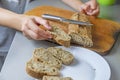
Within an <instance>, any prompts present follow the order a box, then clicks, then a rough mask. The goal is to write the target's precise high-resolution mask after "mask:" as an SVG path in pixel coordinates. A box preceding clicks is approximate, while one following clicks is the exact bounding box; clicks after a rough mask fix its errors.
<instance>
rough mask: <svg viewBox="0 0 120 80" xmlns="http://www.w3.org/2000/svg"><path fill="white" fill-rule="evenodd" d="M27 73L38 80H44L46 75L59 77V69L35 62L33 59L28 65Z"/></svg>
mask: <svg viewBox="0 0 120 80" xmlns="http://www.w3.org/2000/svg"><path fill="white" fill-rule="evenodd" d="M26 72H27V73H28V74H29V75H30V76H32V77H34V78H37V79H40V78H42V77H43V76H44V75H54V76H56V75H59V69H57V68H56V67H51V66H49V65H47V64H44V63H41V62H35V61H33V60H32V59H31V60H30V61H28V62H27V64H26Z"/></svg>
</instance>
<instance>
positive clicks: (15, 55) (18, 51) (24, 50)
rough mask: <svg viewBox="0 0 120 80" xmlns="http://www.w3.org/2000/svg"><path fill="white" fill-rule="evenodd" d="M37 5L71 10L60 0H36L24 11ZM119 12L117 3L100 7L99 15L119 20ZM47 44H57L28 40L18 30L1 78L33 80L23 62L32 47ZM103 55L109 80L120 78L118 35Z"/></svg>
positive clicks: (30, 54)
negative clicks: (107, 51)
mask: <svg viewBox="0 0 120 80" xmlns="http://www.w3.org/2000/svg"><path fill="white" fill-rule="evenodd" d="M39 5H52V6H56V7H60V8H64V9H69V10H72V9H71V8H70V7H68V6H66V5H65V4H63V3H62V2H60V0H36V1H34V2H32V3H30V4H29V5H28V7H27V8H26V11H27V10H29V9H31V8H34V7H36V6H39ZM118 7H119V8H118ZM117 9H118V10H117ZM119 14H120V6H119V5H116V6H111V7H101V15H100V16H101V17H105V18H109V19H112V20H116V21H118V22H120V16H119ZM49 46H57V44H54V43H50V42H47V41H34V40H28V39H27V38H25V37H24V36H23V35H22V34H21V33H20V32H17V33H16V35H15V38H14V40H13V43H12V45H11V48H10V50H9V53H8V55H7V57H6V60H5V63H4V65H3V68H2V71H1V74H2V75H1V76H2V77H3V80H33V78H31V77H30V76H28V75H27V74H26V72H25V64H26V62H27V61H28V60H29V59H30V58H31V56H32V53H31V52H32V51H33V50H34V48H37V47H49ZM103 57H104V58H105V59H106V60H107V62H108V63H109V64H110V68H111V72H112V74H111V80H120V70H119V69H120V36H118V39H117V41H116V43H115V45H114V47H113V48H112V50H111V51H110V53H109V54H108V55H106V56H103ZM103 66H104V65H103ZM103 73H104V72H103ZM0 80H1V79H0Z"/></svg>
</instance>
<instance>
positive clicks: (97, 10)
mask: <svg viewBox="0 0 120 80" xmlns="http://www.w3.org/2000/svg"><path fill="white" fill-rule="evenodd" d="M91 15H93V16H98V15H99V9H98V8H97V9H96V10H94V11H93V12H92V13H91Z"/></svg>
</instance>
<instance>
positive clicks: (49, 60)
mask: <svg viewBox="0 0 120 80" xmlns="http://www.w3.org/2000/svg"><path fill="white" fill-rule="evenodd" d="M52 54H53V53H52V52H50V51H48V50H47V49H45V48H36V49H35V50H34V52H33V57H34V58H33V59H34V60H35V61H39V62H42V63H44V64H48V65H50V66H53V67H56V68H58V69H60V68H61V66H62V61H60V60H59V59H57V58H56V57H54V56H53V55H52Z"/></svg>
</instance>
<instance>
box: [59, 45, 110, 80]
mask: <svg viewBox="0 0 120 80" xmlns="http://www.w3.org/2000/svg"><path fill="white" fill-rule="evenodd" d="M59 47H60V48H63V49H65V50H67V51H69V52H71V53H72V54H73V55H74V57H75V59H74V61H73V62H72V64H70V65H68V66H65V65H64V66H63V68H62V69H61V71H60V72H61V75H62V76H64V77H71V78H72V79H73V80H110V76H111V71H110V67H109V65H108V63H107V62H106V60H105V59H104V58H103V57H102V56H100V55H99V54H97V53H96V52H93V51H91V50H88V49H85V48H80V47H73V46H72V47H70V48H65V47H62V46H59Z"/></svg>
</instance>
